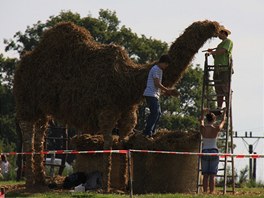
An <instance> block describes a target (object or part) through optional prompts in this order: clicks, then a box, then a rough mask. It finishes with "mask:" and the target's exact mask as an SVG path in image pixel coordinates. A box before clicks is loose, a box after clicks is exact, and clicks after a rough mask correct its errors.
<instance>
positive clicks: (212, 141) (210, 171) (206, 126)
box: [200, 108, 226, 194]
mask: <svg viewBox="0 0 264 198" xmlns="http://www.w3.org/2000/svg"><path fill="white" fill-rule="evenodd" d="M205 113H207V114H206V116H205V117H206V121H207V122H206V123H205V122H204V114H205ZM215 121H216V116H215V115H214V114H213V113H211V112H209V111H208V109H203V112H202V115H201V119H200V131H201V134H202V142H203V144H202V153H218V148H217V136H218V133H219V132H220V131H221V130H222V128H223V127H224V125H225V121H226V108H224V112H223V117H222V120H221V122H220V124H219V125H218V124H216V123H215ZM201 163H202V174H203V191H204V192H207V191H208V182H209V190H210V193H211V194H212V193H214V189H215V175H216V174H217V171H218V164H219V157H218V156H202V160H201Z"/></svg>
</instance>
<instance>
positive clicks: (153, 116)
mask: <svg viewBox="0 0 264 198" xmlns="http://www.w3.org/2000/svg"><path fill="white" fill-rule="evenodd" d="M170 62H171V59H170V57H169V56H168V55H162V56H161V57H160V59H159V62H158V63H157V64H156V65H154V66H153V67H152V68H151V69H150V71H149V74H148V80H147V86H146V89H145V91H144V94H143V96H145V98H146V102H147V105H148V107H149V109H150V114H149V116H148V118H147V124H146V127H145V130H144V131H143V133H144V135H145V136H146V137H148V138H152V135H154V133H155V129H156V125H157V122H158V121H159V118H160V115H161V109H160V103H159V97H160V92H161V91H162V92H165V94H166V95H171V94H172V93H173V91H175V90H174V89H169V88H167V87H165V86H163V85H162V74H163V70H165V69H166V68H167V67H168V66H169V63H170Z"/></svg>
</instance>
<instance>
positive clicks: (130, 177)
mask: <svg viewBox="0 0 264 198" xmlns="http://www.w3.org/2000/svg"><path fill="white" fill-rule="evenodd" d="M128 176H129V184H130V198H133V171H132V153H131V151H130V150H128Z"/></svg>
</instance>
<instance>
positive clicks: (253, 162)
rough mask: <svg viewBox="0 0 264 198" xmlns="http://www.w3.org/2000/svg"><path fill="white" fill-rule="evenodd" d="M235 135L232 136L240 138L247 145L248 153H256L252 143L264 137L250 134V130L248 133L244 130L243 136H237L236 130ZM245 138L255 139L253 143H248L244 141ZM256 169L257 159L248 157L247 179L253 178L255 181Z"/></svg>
mask: <svg viewBox="0 0 264 198" xmlns="http://www.w3.org/2000/svg"><path fill="white" fill-rule="evenodd" d="M234 134H235V136H234V137H233V138H241V139H242V140H243V141H244V142H245V143H246V144H247V145H248V152H249V154H253V153H254V154H257V153H256V152H254V148H253V146H254V144H257V143H258V141H259V140H260V139H261V138H264V137H261V136H252V132H251V131H250V132H249V134H248V132H247V131H246V132H245V136H238V135H237V132H235V133H234ZM246 138H251V139H252V138H253V139H257V140H256V141H255V142H254V143H253V144H248V143H247V142H246V140H245V139H246ZM256 170H257V159H256V158H255V159H252V158H249V179H250V180H253V181H256Z"/></svg>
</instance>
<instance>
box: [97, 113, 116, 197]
mask: <svg viewBox="0 0 264 198" xmlns="http://www.w3.org/2000/svg"><path fill="white" fill-rule="evenodd" d="M119 116H120V114H118V112H116V111H111V110H109V109H107V110H104V111H102V113H101V114H100V115H99V127H100V131H101V132H102V134H103V136H104V150H112V146H113V145H112V144H113V139H112V129H113V128H114V127H115V125H116V122H117V120H118V117H119ZM103 155H104V156H103V163H104V166H103V167H104V170H103V190H104V191H105V192H109V191H110V186H111V164H112V163H111V160H112V154H111V153H104V154H103Z"/></svg>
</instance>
